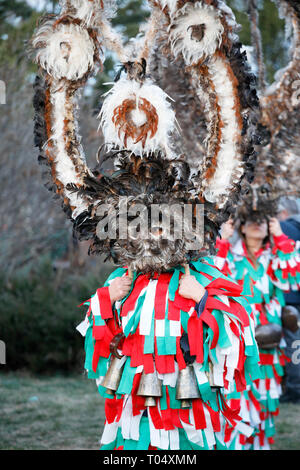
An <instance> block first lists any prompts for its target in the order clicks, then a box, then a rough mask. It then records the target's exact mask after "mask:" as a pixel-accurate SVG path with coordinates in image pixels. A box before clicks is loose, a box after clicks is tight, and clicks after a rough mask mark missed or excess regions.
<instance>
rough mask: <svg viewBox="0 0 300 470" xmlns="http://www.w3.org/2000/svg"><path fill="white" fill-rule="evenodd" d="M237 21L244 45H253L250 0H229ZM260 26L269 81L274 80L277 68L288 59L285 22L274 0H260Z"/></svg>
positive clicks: (282, 65) (283, 64) (258, 3)
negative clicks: (249, 9) (249, 10)
mask: <svg viewBox="0 0 300 470" xmlns="http://www.w3.org/2000/svg"><path fill="white" fill-rule="evenodd" d="M227 3H228V5H229V6H230V7H231V8H232V10H233V12H234V14H235V16H236V19H237V22H238V23H239V24H240V25H241V26H242V29H241V31H240V33H239V37H240V39H241V42H242V43H243V44H244V45H248V46H250V45H251V33H250V23H249V18H248V15H247V7H248V0H227ZM257 5H258V12H259V27H260V31H261V35H262V47H263V54H264V60H265V67H266V79H267V82H268V83H271V82H272V81H273V80H274V75H275V73H276V71H277V70H279V69H280V68H282V67H284V66H285V65H286V63H287V61H288V53H287V50H288V41H287V40H286V39H285V22H284V20H283V19H280V18H279V14H278V9H277V7H276V5H275V4H274V2H273V1H272V0H258V2H257Z"/></svg>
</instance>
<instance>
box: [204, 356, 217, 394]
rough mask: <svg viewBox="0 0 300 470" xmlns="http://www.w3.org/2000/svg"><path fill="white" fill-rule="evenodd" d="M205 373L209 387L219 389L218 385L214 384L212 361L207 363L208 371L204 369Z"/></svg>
mask: <svg viewBox="0 0 300 470" xmlns="http://www.w3.org/2000/svg"><path fill="white" fill-rule="evenodd" d="M205 373H206V376H207V379H208V383H209V385H210V388H212V389H213V390H217V389H219V388H220V386H219V385H216V383H215V381H214V366H213V364H212V362H209V363H208V371H206V372H205Z"/></svg>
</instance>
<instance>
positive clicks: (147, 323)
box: [140, 279, 157, 336]
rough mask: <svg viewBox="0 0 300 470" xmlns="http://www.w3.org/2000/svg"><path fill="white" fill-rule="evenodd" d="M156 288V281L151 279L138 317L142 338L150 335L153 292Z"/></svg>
mask: <svg viewBox="0 0 300 470" xmlns="http://www.w3.org/2000/svg"><path fill="white" fill-rule="evenodd" d="M156 286H157V280H156V279H155V280H153V279H151V280H150V282H149V284H148V288H147V292H146V296H145V300H144V303H143V306H142V310H141V317H140V334H141V335H143V336H148V335H150V332H151V323H152V317H153V313H154V300H155V290H156Z"/></svg>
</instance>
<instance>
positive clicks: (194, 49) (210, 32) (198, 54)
mask: <svg viewBox="0 0 300 470" xmlns="http://www.w3.org/2000/svg"><path fill="white" fill-rule="evenodd" d="M220 16H221V13H220V11H219V10H216V9H215V8H214V7H213V6H211V5H207V4H205V3H203V2H197V3H196V4H192V3H186V4H185V5H184V6H183V7H182V8H181V9H180V10H178V11H177V12H176V13H175V14H174V16H173V17H172V18H171V23H170V26H169V31H170V35H169V40H170V43H171V48H172V51H173V53H174V55H175V56H176V57H177V56H178V55H179V54H182V55H183V58H184V60H185V62H186V64H187V65H191V64H194V63H197V62H198V61H199V60H200V59H203V58H205V57H207V56H211V55H213V54H214V53H215V51H216V50H217V49H218V47H220V45H221V42H222V34H223V31H224V27H223V25H222V23H221V21H220ZM195 27H196V28H200V27H202V28H203V37H202V39H199V37H198V38H197V34H195V33H193V28H195Z"/></svg>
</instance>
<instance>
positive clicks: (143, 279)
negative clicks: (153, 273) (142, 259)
mask: <svg viewBox="0 0 300 470" xmlns="http://www.w3.org/2000/svg"><path fill="white" fill-rule="evenodd" d="M148 284H149V278H148V276H146V275H142V276H139V277H138V278H137V279H136V281H135V284H134V288H133V290H132V292H131V294H130V295H129V296H128V297H127V299H126V300H125V302H124V304H123V306H122V311H121V316H122V317H126V315H127V314H128V312H130V310H133V308H134V306H135V303H136V301H137V299H138V297H139V295H140V293H141V292H142V290H143V288H144V287H146V286H147V285H148Z"/></svg>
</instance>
